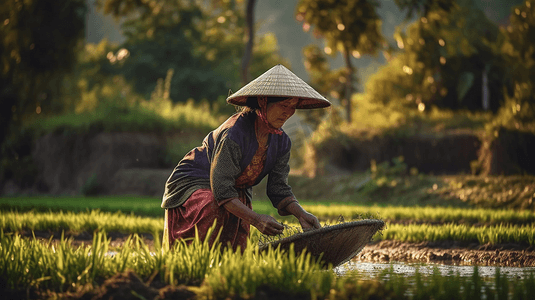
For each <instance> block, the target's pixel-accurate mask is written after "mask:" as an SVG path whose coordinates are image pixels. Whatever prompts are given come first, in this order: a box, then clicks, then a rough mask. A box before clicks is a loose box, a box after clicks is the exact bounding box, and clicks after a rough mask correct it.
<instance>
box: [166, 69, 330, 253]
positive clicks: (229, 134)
mask: <svg viewBox="0 0 535 300" xmlns="http://www.w3.org/2000/svg"><path fill="white" fill-rule="evenodd" d="M227 102H228V103H230V104H234V105H237V106H241V107H242V109H241V111H240V112H238V113H236V114H234V115H233V116H231V117H230V118H229V119H227V120H226V121H225V122H224V123H223V124H222V125H221V126H219V127H218V128H217V129H215V130H214V131H212V132H210V133H209V134H208V135H207V136H206V138H205V139H204V140H203V143H202V146H200V147H197V148H195V149H193V150H191V151H190V152H189V153H188V154H186V156H184V158H183V159H182V160H181V161H180V162H179V163H178V165H177V166H176V167H175V169H174V170H173V172H172V174H171V176H170V177H169V179H168V180H167V183H166V186H165V193H164V196H163V202H162V208H165V228H164V241H167V242H166V243H168V244H169V245H172V244H173V242H174V241H175V240H176V239H184V238H191V237H194V236H195V227H197V230H198V232H199V237H200V238H201V239H204V238H206V232H207V230H208V229H209V228H210V227H211V226H212V225H213V224H214V221H215V222H216V228H215V233H216V234H217V233H218V232H219V230H220V229H221V235H220V238H219V241H220V242H221V243H222V244H223V245H228V244H230V246H231V247H232V248H233V249H234V250H236V249H237V248H238V246H239V247H241V249H242V250H243V249H245V247H246V245H247V238H248V236H249V226H250V225H253V226H255V227H256V228H257V229H258V230H259V231H260V232H262V233H263V234H266V235H277V234H281V233H282V231H283V226H282V225H281V224H280V223H278V222H277V221H276V220H275V218H273V217H271V216H269V215H262V214H258V213H256V212H254V211H253V210H252V206H251V199H252V186H254V185H256V184H258V183H259V182H260V181H261V180H262V179H263V178H264V177H265V176H266V175H267V176H268V182H267V196H268V197H269V199H270V200H271V202H272V204H273V206H274V207H275V208H277V210H278V213H279V214H280V215H282V216H286V215H294V216H295V217H296V218H297V219H298V221H299V223H300V224H301V227H302V228H303V230H309V229H312V228H319V227H320V224H319V221H318V219H317V218H316V217H315V216H314V215H312V214H310V213H308V212H307V211H305V210H304V209H303V208H302V207H301V206H300V205H299V203H298V201H297V199H296V198H295V196H294V195H293V193H292V189H291V187H290V186H289V185H288V173H289V170H290V167H289V164H288V162H289V159H290V148H291V142H290V139H289V137H288V135H287V134H286V133H284V132H283V131H282V129H281V127H282V125H283V124H284V123H285V122H286V120H288V118H290V117H291V116H292V115H293V114H294V112H295V109H306V108H321V107H327V106H330V102H329V101H328V100H327V99H325V98H324V97H323V96H321V95H320V94H319V93H317V92H316V91H315V90H314V89H312V88H311V87H310V86H309V85H308V84H306V83H305V82H304V81H303V80H301V79H300V78H298V77H297V76H296V75H295V74H293V73H292V72H291V71H289V70H288V69H286V68H285V67H284V66H282V65H277V66H275V67H273V68H271V69H270V70H268V71H267V72H265V73H264V74H262V75H260V76H259V77H258V78H256V79H255V80H253V81H251V82H250V83H249V84H247V85H245V86H244V87H243V88H241V89H240V90H239V91H237V92H236V93H234V94H233V95H231V96H229V97H228V98H227ZM215 236H216V235H215V234H214V235H212V236H211V237H209V238H210V240H209V241H210V244H212V243H213V241H214V239H215Z"/></svg>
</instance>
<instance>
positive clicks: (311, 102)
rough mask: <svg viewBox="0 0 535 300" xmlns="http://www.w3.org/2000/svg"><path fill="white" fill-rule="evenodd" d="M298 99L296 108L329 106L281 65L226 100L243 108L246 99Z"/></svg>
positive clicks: (322, 98) (318, 94)
mask: <svg viewBox="0 0 535 300" xmlns="http://www.w3.org/2000/svg"><path fill="white" fill-rule="evenodd" d="M256 96H268V97H298V98H299V103H298V104H297V107H296V108H301V109H305V108H323V107H328V106H330V105H331V103H330V102H329V100H327V99H325V97H323V96H322V95H320V93H318V92H317V91H316V90H314V89H313V88H312V87H311V86H309V85H308V84H307V83H306V82H304V81H303V80H302V79H301V78H299V77H297V75H295V74H294V73H292V71H290V70H288V69H287V68H286V67H284V66H283V65H276V66H274V67H273V68H271V69H269V70H267V71H266V72H265V73H264V74H262V75H260V76H258V77H257V78H256V79H254V80H253V81H251V82H249V83H248V84H247V85H245V86H244V87H242V88H241V89H239V90H238V91H237V92H235V93H234V94H232V95H230V96H229V97H228V98H227V102H228V103H230V104H234V105H238V106H245V105H246V102H247V98H248V97H256Z"/></svg>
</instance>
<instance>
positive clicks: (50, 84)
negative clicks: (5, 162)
mask: <svg viewBox="0 0 535 300" xmlns="http://www.w3.org/2000/svg"><path fill="white" fill-rule="evenodd" d="M85 12H86V6H85V1H83V0H69V1H62V2H61V3H58V2H57V1H53V0H48V1H47V0H40V1H33V0H30V1H17V0H7V1H3V2H2V4H1V5H0V20H1V22H2V24H1V25H0V99H2V101H1V102H0V105H1V106H0V107H1V109H0V111H1V115H0V116H1V117H0V120H1V122H2V123H0V125H2V126H1V127H2V130H5V128H8V126H9V125H10V123H11V122H12V121H14V122H16V123H18V124H20V122H21V121H22V120H23V119H24V118H25V117H27V116H28V115H31V114H35V113H36V110H37V113H38V114H39V113H41V112H43V113H48V112H51V111H54V112H58V111H62V109H63V107H62V106H61V103H58V102H57V101H58V98H57V97H58V95H59V92H60V90H61V88H60V82H61V79H62V78H63V76H65V75H66V74H68V73H69V71H70V70H71V68H72V66H73V64H74V63H75V60H76V50H77V49H78V46H79V45H80V42H81V41H82V39H83V37H84V28H85V23H84V22H85ZM66 24H68V25H66ZM1 142H2V140H1V139H0V143H1Z"/></svg>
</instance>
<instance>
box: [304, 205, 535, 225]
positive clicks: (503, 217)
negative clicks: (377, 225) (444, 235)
mask: <svg viewBox="0 0 535 300" xmlns="http://www.w3.org/2000/svg"><path fill="white" fill-rule="evenodd" d="M303 207H304V208H305V209H306V210H307V211H309V212H310V213H312V214H314V215H316V216H318V217H319V218H322V219H330V220H332V219H336V218H338V217H339V216H340V215H343V216H344V217H346V218H352V219H361V218H363V217H370V216H371V217H374V218H379V219H383V220H389V221H392V222H393V221H398V222H400V221H407V220H410V221H423V222H443V223H451V222H455V223H469V224H476V223H484V224H500V223H511V224H531V223H534V222H535V212H532V211H528V210H522V211H517V210H506V209H501V210H494V209H482V208H478V209H467V208H450V207H401V206H387V207H380V206H356V205H339V204H332V205H324V204H320V205H317V204H316V205H311V204H304V205H303Z"/></svg>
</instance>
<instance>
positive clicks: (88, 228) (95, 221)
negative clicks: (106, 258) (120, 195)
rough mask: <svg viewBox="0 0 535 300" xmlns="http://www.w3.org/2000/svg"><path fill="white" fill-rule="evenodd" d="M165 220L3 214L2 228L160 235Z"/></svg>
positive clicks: (102, 215) (89, 214)
mask: <svg viewBox="0 0 535 300" xmlns="http://www.w3.org/2000/svg"><path fill="white" fill-rule="evenodd" d="M163 225H164V223H163V217H162V218H147V217H140V216H135V215H126V214H123V213H121V212H115V213H111V212H101V211H98V210H93V211H90V212H85V213H74V212H45V213H38V212H26V213H17V212H3V213H2V215H1V216H0V226H1V228H0V229H2V230H4V231H5V232H22V231H23V230H32V231H36V230H44V231H55V232H61V231H67V232H70V233H73V234H76V233H81V232H93V231H95V230H98V231H107V232H111V231H116V232H122V233H152V234H154V235H155V236H159V235H160V234H161V232H162V231H163Z"/></svg>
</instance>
